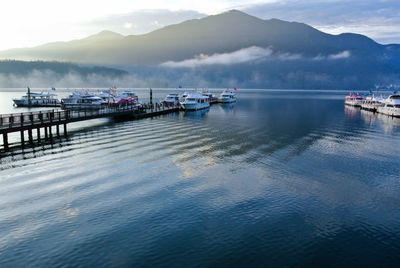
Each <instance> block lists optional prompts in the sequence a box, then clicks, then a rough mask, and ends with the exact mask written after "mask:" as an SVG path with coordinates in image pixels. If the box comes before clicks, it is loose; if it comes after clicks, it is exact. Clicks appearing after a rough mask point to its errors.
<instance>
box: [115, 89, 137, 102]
mask: <svg viewBox="0 0 400 268" xmlns="http://www.w3.org/2000/svg"><path fill="white" fill-rule="evenodd" d="M138 102H139V98H138V96H137V94H136V92H134V91H131V90H127V91H124V92H122V93H121V95H119V96H118V104H124V103H134V104H137V103H138Z"/></svg>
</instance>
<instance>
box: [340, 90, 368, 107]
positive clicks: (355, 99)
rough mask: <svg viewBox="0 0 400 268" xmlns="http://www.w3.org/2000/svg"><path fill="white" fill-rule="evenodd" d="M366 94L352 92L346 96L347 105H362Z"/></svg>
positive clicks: (345, 102)
mask: <svg viewBox="0 0 400 268" xmlns="http://www.w3.org/2000/svg"><path fill="white" fill-rule="evenodd" d="M364 99H365V98H364V96H363V95H361V94H352V93H350V94H349V95H347V96H346V98H345V100H344V104H345V105H350V106H358V107H360V106H361V104H362V102H363V101H364Z"/></svg>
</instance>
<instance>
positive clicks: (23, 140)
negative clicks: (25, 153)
mask: <svg viewBox="0 0 400 268" xmlns="http://www.w3.org/2000/svg"><path fill="white" fill-rule="evenodd" d="M24 143H25V137H24V131H23V130H21V144H22V145H24Z"/></svg>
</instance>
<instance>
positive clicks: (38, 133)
mask: <svg viewBox="0 0 400 268" xmlns="http://www.w3.org/2000/svg"><path fill="white" fill-rule="evenodd" d="M37 139H38V141H39V142H40V128H37Z"/></svg>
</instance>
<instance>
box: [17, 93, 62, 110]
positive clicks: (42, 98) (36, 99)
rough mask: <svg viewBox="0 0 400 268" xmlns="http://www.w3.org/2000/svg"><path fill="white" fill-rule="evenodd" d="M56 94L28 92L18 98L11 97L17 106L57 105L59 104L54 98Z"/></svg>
mask: <svg viewBox="0 0 400 268" xmlns="http://www.w3.org/2000/svg"><path fill="white" fill-rule="evenodd" d="M56 96H57V95H56V94H52V93H50V92H41V93H33V92H32V93H31V92H30V89H28V93H27V94H26V95H25V96H22V97H21V98H20V99H13V102H14V105H15V106H17V107H58V106H60V105H61V103H60V101H59V100H58V99H57V98H56Z"/></svg>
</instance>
